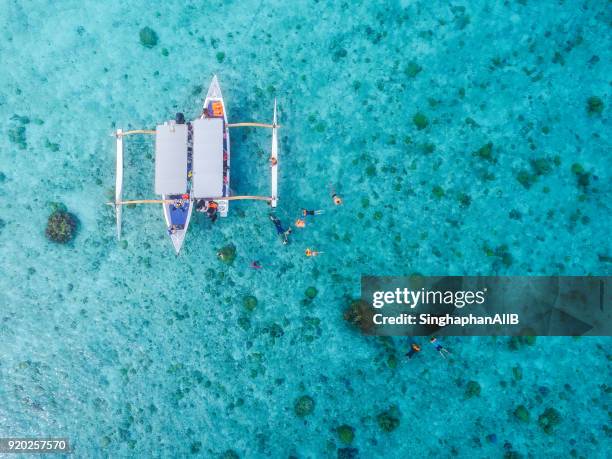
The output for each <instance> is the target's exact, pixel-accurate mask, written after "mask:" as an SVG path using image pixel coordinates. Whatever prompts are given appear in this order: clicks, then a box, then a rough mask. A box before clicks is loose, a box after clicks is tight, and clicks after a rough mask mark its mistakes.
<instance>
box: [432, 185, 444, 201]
mask: <svg viewBox="0 0 612 459" xmlns="http://www.w3.org/2000/svg"><path fill="white" fill-rule="evenodd" d="M431 194H433V196H434V198H436V199H442V198H443V197H444V189H443V188H442V187H441V186H439V185H436V186H434V187H433V188H432V189H431Z"/></svg>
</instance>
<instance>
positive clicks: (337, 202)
mask: <svg viewBox="0 0 612 459" xmlns="http://www.w3.org/2000/svg"><path fill="white" fill-rule="evenodd" d="M329 188H330V190H331V197H332V200H333V201H334V204H335V205H337V206H340V205H342V198H341V197H340V196H338V193H336V190H335V188H334V187H333V186H332V184H331V183H330V184H329Z"/></svg>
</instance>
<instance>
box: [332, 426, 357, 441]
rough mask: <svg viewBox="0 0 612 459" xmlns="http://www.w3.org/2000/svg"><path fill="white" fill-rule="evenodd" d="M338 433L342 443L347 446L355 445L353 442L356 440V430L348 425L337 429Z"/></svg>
mask: <svg viewBox="0 0 612 459" xmlns="http://www.w3.org/2000/svg"><path fill="white" fill-rule="evenodd" d="M336 433H337V434H338V438H339V439H340V441H341V442H342V443H344V444H347V445H350V444H351V443H353V440H354V439H355V429H353V428H352V427H351V426H349V425H348V424H342V425H341V426H339V427H337V428H336Z"/></svg>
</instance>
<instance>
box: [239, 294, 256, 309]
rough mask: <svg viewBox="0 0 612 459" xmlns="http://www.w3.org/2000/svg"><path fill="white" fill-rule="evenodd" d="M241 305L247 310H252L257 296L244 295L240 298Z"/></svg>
mask: <svg viewBox="0 0 612 459" xmlns="http://www.w3.org/2000/svg"><path fill="white" fill-rule="evenodd" d="M242 305H243V306H244V309H246V310H247V311H254V310H255V308H256V307H257V298H255V297H254V296H253V295H246V296H245V297H244V298H243V299H242Z"/></svg>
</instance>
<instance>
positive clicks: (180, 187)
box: [155, 122, 187, 194]
mask: <svg viewBox="0 0 612 459" xmlns="http://www.w3.org/2000/svg"><path fill="white" fill-rule="evenodd" d="M185 192H187V126H186V125H185V124H175V123H174V122H171V123H166V124H161V125H159V126H157V129H156V130H155V194H183V193H185Z"/></svg>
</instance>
